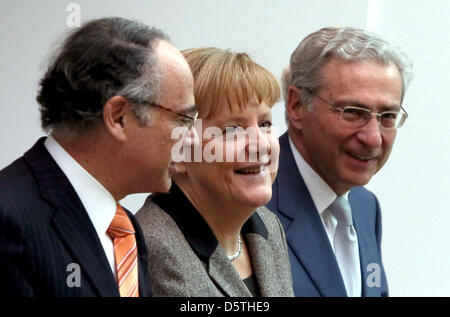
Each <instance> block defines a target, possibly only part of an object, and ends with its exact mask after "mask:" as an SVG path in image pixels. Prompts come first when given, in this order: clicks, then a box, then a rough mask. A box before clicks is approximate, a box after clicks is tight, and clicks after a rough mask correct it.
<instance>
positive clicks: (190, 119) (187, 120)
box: [145, 102, 198, 130]
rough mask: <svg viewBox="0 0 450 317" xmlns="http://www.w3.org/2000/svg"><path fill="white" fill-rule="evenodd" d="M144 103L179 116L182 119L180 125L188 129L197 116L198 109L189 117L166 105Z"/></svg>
mask: <svg viewBox="0 0 450 317" xmlns="http://www.w3.org/2000/svg"><path fill="white" fill-rule="evenodd" d="M145 103H146V104H147V105H149V106H152V107H156V108H159V109H161V110H165V111H167V112H171V113H173V114H175V115H177V116H179V117H180V118H182V120H181V123H182V125H183V126H184V127H186V128H187V129H188V130H190V129H191V128H192V126H193V125H194V123H195V120H197V117H198V111H197V112H195V115H194V116H193V117H191V116H188V115H185V114H184V113H180V112H177V111H174V110H172V109H169V108H166V107H164V106H161V105H159V104H157V103H154V102H145Z"/></svg>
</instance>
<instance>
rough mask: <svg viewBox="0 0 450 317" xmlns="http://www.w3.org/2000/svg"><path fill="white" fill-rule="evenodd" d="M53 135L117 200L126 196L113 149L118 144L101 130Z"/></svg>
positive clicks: (55, 133)
mask: <svg viewBox="0 0 450 317" xmlns="http://www.w3.org/2000/svg"><path fill="white" fill-rule="evenodd" d="M52 136H53V137H54V138H55V140H56V141H57V142H58V143H59V145H61V146H62V147H63V148H64V150H65V151H66V152H67V153H69V155H70V156H71V157H72V158H73V159H74V160H75V161H77V163H78V164H80V165H81V166H82V167H83V168H84V169H85V170H86V171H87V172H88V173H89V174H91V176H92V177H94V178H95V179H96V180H97V181H98V182H99V183H100V184H102V186H103V187H105V188H106V190H108V191H109V192H110V193H111V195H112V196H113V197H114V199H115V200H116V201H119V200H120V199H122V198H123V197H125V196H126V193H125V192H124V191H123V190H122V189H121V188H120V186H117V185H116V184H120V180H119V177H118V175H116V173H114V171H118V170H120V168H118V167H116V166H115V165H116V164H117V163H116V162H115V161H114V157H115V156H114V155H110V154H111V149H115V148H116V147H115V146H116V145H113V144H110V142H108V140H107V138H105V137H104V136H103V134H102V132H101V131H98V130H94V131H89V133H85V134H84V135H67V134H63V133H58V132H52Z"/></svg>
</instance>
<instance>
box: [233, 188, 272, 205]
mask: <svg viewBox="0 0 450 317" xmlns="http://www.w3.org/2000/svg"><path fill="white" fill-rule="evenodd" d="M270 198H272V190H270V191H265V192H263V193H261V192H258V193H251V192H249V193H246V194H245V197H242V198H241V199H240V200H239V201H240V202H242V203H243V204H246V205H248V206H251V207H253V208H255V209H256V208H257V207H261V206H265V205H266V204H267V203H268V202H269V201H270Z"/></svg>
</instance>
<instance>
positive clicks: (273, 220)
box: [256, 206, 280, 232]
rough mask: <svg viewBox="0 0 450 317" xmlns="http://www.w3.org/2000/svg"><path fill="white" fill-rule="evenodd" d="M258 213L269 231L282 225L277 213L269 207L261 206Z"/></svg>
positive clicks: (257, 210)
mask: <svg viewBox="0 0 450 317" xmlns="http://www.w3.org/2000/svg"><path fill="white" fill-rule="evenodd" d="M256 213H257V214H258V216H259V217H260V218H261V220H262V221H263V223H264V225H265V226H266V228H267V231H269V232H270V231H273V230H278V227H279V225H280V221H279V220H278V217H277V216H275V214H274V213H273V212H272V211H270V210H269V209H268V208H267V207H265V206H261V207H258V208H257V209H256Z"/></svg>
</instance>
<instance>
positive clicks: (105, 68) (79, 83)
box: [36, 17, 168, 130]
mask: <svg viewBox="0 0 450 317" xmlns="http://www.w3.org/2000/svg"><path fill="white" fill-rule="evenodd" d="M160 39H162V40H168V36H167V35H166V34H164V33H163V32H162V31H161V30H159V29H156V28H150V27H148V26H146V25H144V24H142V23H139V22H137V21H131V20H127V19H123V18H119V17H112V18H103V19H97V20H92V21H89V22H88V23H86V24H84V25H83V26H82V27H81V28H79V29H76V30H75V31H73V32H72V33H71V34H70V35H69V36H68V37H67V39H66V40H65V41H64V42H63V44H62V46H61V48H60V49H59V51H58V52H57V53H56V55H55V58H54V60H53V62H52V63H51V64H50V66H49V68H48V70H47V72H46V74H45V75H44V77H43V78H42V79H41V81H40V90H39V93H38V95H37V97H36V100H37V101H38V102H39V104H40V112H41V124H42V127H43V128H44V129H45V130H50V129H52V128H55V127H57V128H66V129H67V128H69V129H83V128H87V127H91V126H93V125H94V124H95V123H97V122H99V121H100V120H101V118H102V109H103V106H104V104H105V103H106V101H107V100H108V99H110V98H111V97H113V96H116V95H121V96H123V97H125V98H127V99H128V100H130V102H132V103H133V107H134V110H135V113H136V115H137V116H138V118H139V119H140V120H141V122H142V123H146V122H147V121H148V117H147V116H148V111H145V110H146V107H147V106H146V104H145V103H139V102H140V101H155V100H157V99H158V97H159V96H158V91H159V85H160V78H161V75H160V72H159V70H158V67H157V66H158V63H157V58H156V56H155V54H154V51H153V48H152V46H153V44H154V43H155V42H156V41H158V40H160Z"/></svg>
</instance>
